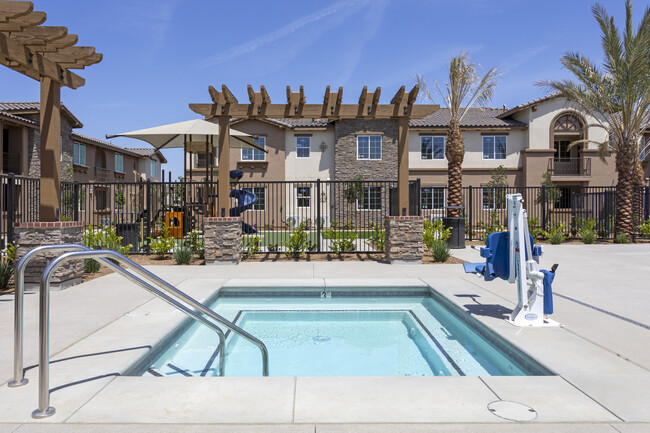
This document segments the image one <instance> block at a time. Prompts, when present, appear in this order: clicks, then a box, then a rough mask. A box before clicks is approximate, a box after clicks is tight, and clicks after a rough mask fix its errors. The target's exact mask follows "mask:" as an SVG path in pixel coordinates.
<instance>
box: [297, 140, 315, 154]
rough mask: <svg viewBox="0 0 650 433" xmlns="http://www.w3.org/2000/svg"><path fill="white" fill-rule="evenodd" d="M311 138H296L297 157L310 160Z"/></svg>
mask: <svg viewBox="0 0 650 433" xmlns="http://www.w3.org/2000/svg"><path fill="white" fill-rule="evenodd" d="M310 152H311V137H296V157H297V158H309V153H310Z"/></svg>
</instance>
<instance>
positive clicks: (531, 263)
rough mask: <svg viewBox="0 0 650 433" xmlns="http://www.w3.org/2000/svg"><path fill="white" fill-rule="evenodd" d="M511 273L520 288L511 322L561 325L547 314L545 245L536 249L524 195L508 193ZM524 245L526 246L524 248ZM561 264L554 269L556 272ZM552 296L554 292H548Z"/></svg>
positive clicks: (511, 279)
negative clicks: (543, 265) (541, 260)
mask: <svg viewBox="0 0 650 433" xmlns="http://www.w3.org/2000/svg"><path fill="white" fill-rule="evenodd" d="M506 201H507V203H508V235H509V236H508V238H509V241H510V242H509V251H508V252H509V254H508V258H509V261H510V263H509V266H508V268H509V270H510V271H509V273H508V282H510V283H515V286H516V287H517V306H516V307H515V309H514V310H513V311H512V313H511V314H510V318H509V320H508V321H509V322H510V323H512V324H514V325H517V326H559V323H557V322H556V321H554V320H551V319H549V318H548V317H545V315H544V295H545V293H544V275H545V273H544V272H542V271H540V270H539V257H540V256H541V254H542V249H541V246H537V247H535V248H533V245H532V242H531V241H530V239H531V236H530V233H529V231H528V215H527V213H526V209H524V206H523V203H524V200H523V198H522V197H521V194H508V195H507V196H506ZM522 246H523V247H522ZM555 269H557V265H554V266H553V268H552V271H551V272H553V273H555ZM546 294H547V295H548V296H551V293H550V291H548V290H547V293H546Z"/></svg>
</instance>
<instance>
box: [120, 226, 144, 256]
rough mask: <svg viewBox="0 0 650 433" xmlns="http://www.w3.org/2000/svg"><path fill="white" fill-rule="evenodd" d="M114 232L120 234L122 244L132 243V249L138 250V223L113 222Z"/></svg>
mask: <svg viewBox="0 0 650 433" xmlns="http://www.w3.org/2000/svg"><path fill="white" fill-rule="evenodd" d="M115 234H116V235H118V236H122V242H121V244H122V246H123V247H124V246H127V245H129V244H131V245H133V250H134V251H137V250H138V246H139V245H138V242H139V239H138V223H117V224H115Z"/></svg>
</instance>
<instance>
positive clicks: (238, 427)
mask: <svg viewBox="0 0 650 433" xmlns="http://www.w3.org/2000/svg"><path fill="white" fill-rule="evenodd" d="M454 255H455V256H457V257H460V258H463V259H466V260H471V261H480V260H479V259H480V258H479V256H478V253H477V252H476V251H473V250H471V249H466V250H457V251H454ZM553 263H559V264H560V267H559V268H558V271H557V272H558V273H557V278H556V280H555V284H554V290H555V292H556V296H555V297H554V303H555V312H556V313H555V314H554V315H553V318H554V319H555V320H557V321H559V322H561V323H562V324H563V325H564V327H563V328H543V329H530V328H526V329H522V328H515V327H513V326H511V325H510V324H508V323H506V322H505V321H504V320H503V319H501V318H500V317H501V315H502V314H503V313H504V312H507V311H509V309H511V308H512V307H513V306H514V301H515V299H516V294H515V290H514V287H513V286H512V285H510V284H507V283H505V282H502V281H493V282H490V283H486V282H484V281H483V280H482V279H479V278H477V277H475V276H473V275H469V274H464V273H463V270H462V266H461V265H388V264H383V263H376V262H297V263H292V262H280V263H248V262H245V263H242V264H239V265H223V266H201V267H191V268H190V267H180V266H152V267H150V269H152V270H153V271H154V272H155V273H156V274H158V275H159V276H161V277H162V278H164V279H166V280H167V281H169V282H170V283H172V284H176V285H178V287H179V288H180V289H181V290H185V291H187V292H188V293H189V294H190V295H192V296H194V297H196V298H197V299H205V298H207V297H208V296H209V295H210V294H211V293H212V292H213V291H214V290H215V289H216V288H218V287H224V286H226V287H227V286H251V285H276V286H304V285H309V286H321V285H322V286H327V287H332V286H335V285H348V284H350V285H354V286H362V287H378V286H391V285H411V286H412V285H424V284H426V285H429V286H431V287H433V288H434V289H436V290H437V291H439V292H440V293H442V294H443V295H444V296H446V297H447V298H448V299H450V300H451V301H452V302H454V303H456V304H457V305H459V306H461V307H462V308H464V309H465V310H467V311H469V313H470V314H472V315H473V316H474V317H475V318H476V319H478V320H479V321H481V322H482V323H484V324H485V325H487V326H488V327H489V328H491V329H492V330H494V331H495V332H497V333H498V334H500V335H501V336H503V337H504V338H505V339H507V340H509V341H510V342H512V343H513V344H515V345H517V346H518V347H520V348H521V349H522V350H524V351H525V352H527V353H529V354H530V355H532V356H533V357H534V358H535V359H537V360H538V361H540V362H541V363H542V364H544V365H545V366H546V367H548V368H549V369H551V370H552V371H554V372H555V373H557V375H556V376H548V377H496V376H487V377H327V378H322V377H320V378H319V377H297V378H294V377H269V378H262V377H252V378H164V379H161V378H152V377H125V376H121V373H123V372H124V370H125V369H126V368H127V367H128V366H130V365H131V364H132V363H133V362H134V361H136V360H137V359H138V358H140V357H141V356H142V355H143V354H145V353H146V352H147V351H148V350H149V349H150V347H151V345H152V344H154V343H155V342H156V341H158V340H159V339H160V338H162V337H163V336H164V335H165V334H166V333H167V332H169V331H170V330H171V329H173V328H174V326H175V325H176V324H177V323H178V322H179V321H180V320H182V319H183V316H182V314H181V313H179V312H177V311H175V310H173V309H172V308H171V307H169V306H167V305H166V304H164V303H163V302H162V301H159V300H158V299H154V298H153V297H152V296H151V295H149V294H148V293H147V292H145V291H143V290H141V289H139V288H136V287H134V286H132V285H131V284H130V283H128V282H127V281H126V280H125V279H124V278H122V277H119V276H117V275H108V276H105V277H102V278H98V279H96V280H93V281H90V282H87V283H84V284H82V285H79V286H75V287H72V288H69V289H66V290H63V291H60V292H52V297H51V306H52V312H51V349H50V353H51V366H50V374H51V380H50V385H51V389H52V394H51V398H52V406H54V407H55V408H56V410H57V413H56V414H55V415H54V416H52V417H50V418H47V419H44V420H39V421H37V420H34V419H32V418H31V412H32V410H34V409H35V408H36V406H37V402H38V399H37V391H38V368H37V367H32V368H29V369H28V370H27V374H26V375H27V377H28V378H29V379H30V383H29V384H28V385H26V386H24V387H21V388H13V389H12V388H8V387H7V385H6V383H7V382H8V381H9V380H10V379H11V375H12V362H13V361H12V360H13V354H12V352H13V351H12V348H13V341H12V336H13V320H12V317H13V295H4V296H0V317H1V318H2V320H0V343H1V347H2V351H0V384H2V386H1V387H0V433H5V432H20V433H23V432H32V431H34V432H49V431H52V432H59V431H60V432H63V431H65V432H77V431H79V432H81V431H83V432H86V431H112V432H120V431H125V432H126V431H152V432H153V431H156V432H167V431H169V432H172V431H174V432H175V431H192V432H203V431H213V432H214V431H216V432H226V431H228V432H239V431H241V432H244V431H253V432H314V431H316V432H332V433H333V432H384V431H386V432H426V431H449V432H460V431H485V432H510V431H512V432H514V431H517V432H520V431H531V432H533V431H534V432H537V431H539V432H542V431H551V430H554V431H556V432H563V431H571V432H573V431H585V432H617V431H619V432H647V431H650V344H649V343H648V341H650V339H649V338H650V329H649V326H650V307H649V305H650V290H648V288H649V287H650V282H649V279H648V275H650V245H598V246H586V245H561V246H547V247H546V246H545V254H544V256H543V257H542V267H543V268H550V266H551V265H552V264H553ZM37 325H38V296H37V295H36V294H28V295H26V298H25V365H26V366H34V365H35V364H36V362H37V357H38V353H37V346H38V343H37V341H38V340H37V337H38V332H37ZM497 400H507V401H514V402H518V403H522V404H525V405H528V406H530V407H532V408H533V409H534V410H535V411H536V412H537V418H536V419H535V420H534V421H532V422H527V423H515V422H512V421H508V420H506V419H503V418H499V417H497V416H495V415H494V414H493V413H492V412H490V411H489V410H488V407H487V406H488V404H489V403H491V402H493V401H497Z"/></svg>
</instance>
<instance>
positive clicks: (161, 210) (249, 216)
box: [0, 175, 650, 253]
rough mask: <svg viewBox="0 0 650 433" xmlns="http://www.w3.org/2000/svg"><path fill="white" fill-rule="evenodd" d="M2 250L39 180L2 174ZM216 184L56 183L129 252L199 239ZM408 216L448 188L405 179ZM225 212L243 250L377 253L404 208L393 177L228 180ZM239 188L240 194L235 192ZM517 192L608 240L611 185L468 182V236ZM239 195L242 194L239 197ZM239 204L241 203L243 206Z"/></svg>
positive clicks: (637, 210) (432, 209) (566, 225)
mask: <svg viewBox="0 0 650 433" xmlns="http://www.w3.org/2000/svg"><path fill="white" fill-rule="evenodd" d="M0 182H1V183H2V194H1V196H0V206H2V207H1V208H2V218H1V219H0V232H1V239H2V240H1V244H2V247H4V246H6V244H7V243H11V242H12V240H13V222H22V221H37V220H38V212H39V197H40V191H39V189H40V182H39V179H31V178H24V177H18V176H13V175H0ZM217 190H218V188H217V183H216V182H212V183H209V182H207V183H206V182H185V183H183V182H130V183H129V182H122V183H107V182H93V183H77V182H75V183H62V185H61V219H62V220H75V221H85V222H86V224H88V225H90V226H92V228H93V229H100V228H103V227H107V226H110V227H113V228H114V229H115V231H116V232H117V235H119V236H122V237H123V242H124V243H125V244H131V245H132V250H131V251H132V252H134V253H148V252H150V245H151V242H150V239H151V238H156V237H158V236H161V235H162V231H163V226H166V227H167V228H168V234H169V236H171V237H173V238H175V239H176V244H177V245H179V246H180V245H182V244H184V243H186V242H187V240H188V238H189V237H190V235H191V233H192V232H195V234H194V236H197V237H199V238H201V237H202V236H203V227H204V218H205V217H206V216H220V215H216V212H215V204H216V199H217V197H216V193H217ZM409 190H410V203H409V213H410V214H412V215H413V214H417V215H421V216H423V217H425V218H426V219H429V220H435V219H439V218H442V217H443V216H445V214H446V210H445V206H446V188H445V187H440V186H428V185H421V184H420V181H419V180H418V181H411V183H410V188H409ZM231 191H233V192H232V194H231V199H230V200H231V204H230V214H231V215H238V214H240V212H241V216H242V219H243V221H244V227H243V228H244V233H245V235H244V248H245V249H246V250H249V251H261V252H265V251H267V252H268V251H286V250H287V249H288V248H292V246H293V247H297V248H305V250H306V251H309V252H332V251H333V252H367V253H374V252H381V251H383V244H384V232H383V221H384V217H385V216H387V215H397V214H402V213H403V212H404V210H402V209H398V208H397V194H396V192H397V182H396V181H392V182H391V181H320V180H316V181H278V182H232V183H231ZM234 191H240V192H234ZM512 193H520V194H522V196H523V198H524V201H525V203H524V206H525V208H526V210H527V212H528V217H529V220H530V221H531V224H532V225H534V226H535V227H537V228H539V229H540V230H550V229H553V228H558V227H561V230H562V231H563V232H564V234H565V235H566V236H569V237H572V236H576V235H577V234H578V232H579V230H580V228H581V226H582V224H583V223H584V221H585V220H588V219H592V220H594V222H595V224H596V232H597V235H598V236H599V237H601V238H611V237H613V233H614V222H615V213H616V187H581V186H566V187H541V186H540V187H487V186H481V187H465V188H463V206H464V216H465V235H466V239H468V240H477V239H481V238H482V237H483V235H484V233H486V231H492V230H495V229H496V230H498V229H499V227H506V226H507V211H506V201H505V197H506V194H512ZM240 200H241V201H240ZM633 202H634V219H635V224H637V225H638V224H639V223H641V222H642V221H645V220H648V219H650V188H649V187H640V188H637V189H635V191H634V200H633ZM244 208H245V210H244Z"/></svg>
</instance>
